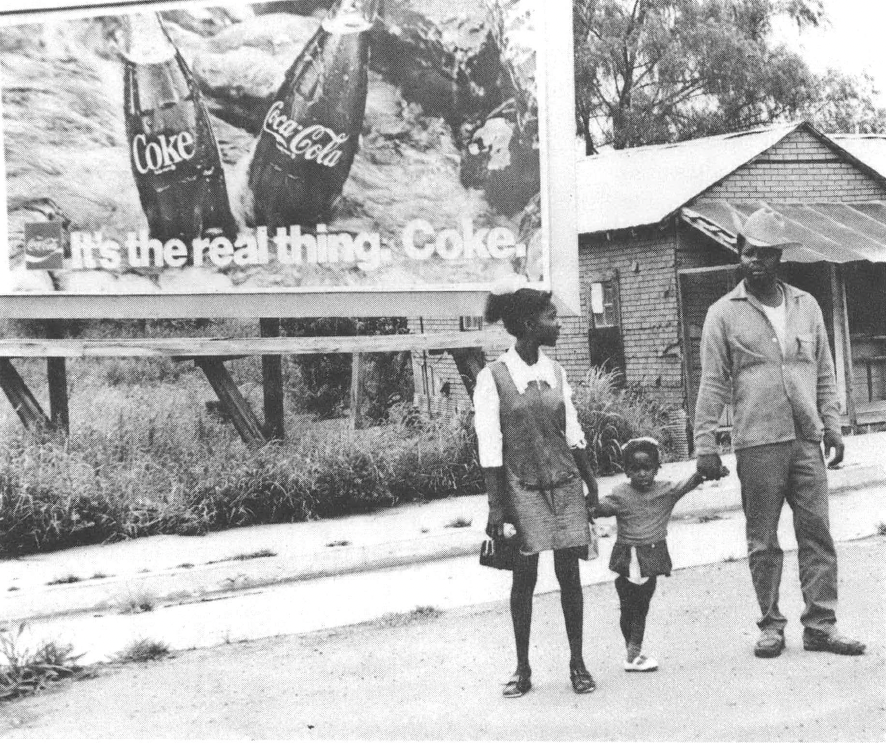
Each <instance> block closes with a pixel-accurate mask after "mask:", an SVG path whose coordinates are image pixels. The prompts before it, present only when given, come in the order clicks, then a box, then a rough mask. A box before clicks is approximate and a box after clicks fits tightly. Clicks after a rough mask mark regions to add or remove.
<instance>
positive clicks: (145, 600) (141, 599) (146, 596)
mask: <svg viewBox="0 0 886 744" xmlns="http://www.w3.org/2000/svg"><path fill="white" fill-rule="evenodd" d="M156 606H157V597H156V595H154V594H153V593H151V592H149V591H147V590H142V591H138V592H136V593H135V594H130V595H129V596H128V597H126V599H124V600H123V602H121V604H120V612H121V613H123V614H124V615H138V614H140V613H142V612H153V611H154V608H155V607H156Z"/></svg>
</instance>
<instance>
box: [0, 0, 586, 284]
mask: <svg viewBox="0 0 886 744" xmlns="http://www.w3.org/2000/svg"><path fill="white" fill-rule="evenodd" d="M541 13H542V12H541V5H540V4H539V3H536V2H531V1H530V0H473V1H468V0H459V1H457V2H451V1H450V2H443V1H442V0H441V1H440V2H435V0H385V2H383V3H382V2H381V0H297V1H296V0H293V1H291V2H269V3H255V4H252V5H243V4H223V3H220V4H218V5H217V6H208V7H207V6H205V5H202V4H198V3H193V4H190V3H187V2H184V3H181V2H179V3H155V4H153V5H150V6H143V5H140V4H139V5H133V6H130V7H123V8H122V9H118V10H115V11H114V13H113V14H109V13H108V12H107V10H105V11H102V10H100V9H90V8H88V7H84V8H81V9H78V10H66V11H64V12H62V11H57V12H56V11H51V10H46V11H41V12H39V13H22V14H12V15H10V16H6V17H4V18H2V19H0V23H2V25H0V72H2V77H0V81H2V82H0V85H2V137H3V155H4V168H5V173H4V176H5V178H4V183H5V207H6V209H5V215H4V216H5V230H4V231H3V232H4V233H5V241H4V244H3V246H2V247H0V294H4V295H22V294H24V295H33V294H55V293H67V294H81V295H90V296H91V295H108V294H110V295H130V294H161V295H162V294H167V293H168V294H176V295H181V294H193V295H200V294H206V293H209V294H214V293H239V292H249V293H256V292H273V293H281V292H282V293H286V292H290V291H297V292H305V291H317V292H327V291H338V290H343V289H359V290H360V291H361V292H363V291H372V290H380V291H384V292H392V291H399V290H402V291H410V292H423V291H427V292H433V291H436V290H450V289H453V288H455V289H465V288H468V289H481V288H484V287H488V286H489V285H490V284H491V283H493V282H495V281H497V280H500V279H501V278H503V277H506V276H511V275H514V276H524V277H526V278H527V279H528V280H529V281H530V282H537V283H539V285H541V286H548V285H550V280H551V277H550V270H549V266H550V262H549V251H548V244H549V242H550V240H549V237H550V236H549V224H548V222H549V215H548V210H549V206H550V205H549V194H548V192H547V190H546V186H545V182H546V180H547V176H546V168H545V159H546V155H547V153H546V151H547V149H548V144H547V140H546V139H545V138H544V136H543V134H544V128H545V122H544V117H543V116H540V106H539V95H538V87H537V86H538V84H539V82H541V80H540V78H541V73H540V72H539V67H538V65H539V59H540V58H541V56H542V54H541V51H542V50H543V48H544V45H543V38H544V34H543V33H542V31H541V29H540V28H539V24H541V23H542V20H541V17H542V15H541ZM541 110H542V111H543V107H542V108H541ZM568 146H569V147H570V148H571V143H569V144H568Z"/></svg>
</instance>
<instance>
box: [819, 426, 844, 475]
mask: <svg viewBox="0 0 886 744" xmlns="http://www.w3.org/2000/svg"><path fill="white" fill-rule="evenodd" d="M822 442H823V444H824V454H825V458H826V459H827V457H828V456H829V455H830V453H831V452H832V451H833V453H834V456H833V457H831V459H830V460H829V461H828V467H829V468H830V469H831V470H833V469H835V468H837V467H839V465H840V463H841V462H843V453H844V451H845V449H846V446H845V445H844V444H843V435H842V434H840V432H838V431H833V430H832V429H825V432H824V436H823V437H822Z"/></svg>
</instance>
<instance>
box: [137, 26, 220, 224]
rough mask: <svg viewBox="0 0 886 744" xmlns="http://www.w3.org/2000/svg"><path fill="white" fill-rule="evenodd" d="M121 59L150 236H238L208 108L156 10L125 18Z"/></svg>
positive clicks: (138, 184)
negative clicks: (125, 24) (124, 34)
mask: <svg viewBox="0 0 886 744" xmlns="http://www.w3.org/2000/svg"><path fill="white" fill-rule="evenodd" d="M122 57H123V66H124V71H123V97H124V107H125V114H126V137H127V141H128V144H129V159H130V163H131V165H132V174H133V176H134V177H135V183H136V186H137V187H138V194H139V198H140V199H141V204H142V209H143V210H144V212H145V216H146V217H147V220H148V228H149V231H150V234H151V237H152V238H157V239H158V240H161V241H163V242H165V241H167V240H169V239H170V238H179V239H180V240H184V241H190V240H192V239H193V238H197V237H201V236H204V235H207V234H210V235H211V234H213V233H215V234H223V235H225V236H226V237H228V238H229V239H234V238H235V237H236V235H237V226H236V223H235V222H234V217H233V215H232V214H231V207H230V202H229V201H228V191H227V187H226V186H225V175H224V171H223V170H222V165H221V158H220V157H219V151H218V145H217V144H216V141H215V135H214V134H213V132H212V127H211V125H210V122H209V114H208V113H207V111H206V108H205V107H204V106H203V102H202V101H201V99H200V92H199V90H198V89H197V84H196V82H195V81H194V78H193V76H192V75H191V71H190V70H189V69H188V66H187V64H185V61H184V59H182V56H181V54H180V53H179V51H178V49H176V47H175V45H174V44H173V43H172V41H171V39H170V38H169V36H168V35H167V33H166V29H165V28H164V27H163V21H162V20H161V18H160V16H158V15H157V14H140V15H133V16H130V17H129V18H128V19H127V26H126V44H125V48H124V49H123V50H122Z"/></svg>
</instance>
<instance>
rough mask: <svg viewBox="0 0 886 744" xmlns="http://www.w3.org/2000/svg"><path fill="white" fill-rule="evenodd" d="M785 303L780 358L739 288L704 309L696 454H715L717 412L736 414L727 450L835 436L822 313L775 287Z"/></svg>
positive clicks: (803, 297) (753, 301)
mask: <svg viewBox="0 0 886 744" xmlns="http://www.w3.org/2000/svg"><path fill="white" fill-rule="evenodd" d="M779 286H780V287H781V289H782V291H783V292H784V298H785V302H786V303H787V322H786V327H785V351H784V352H782V347H781V343H780V342H779V340H778V337H777V335H776V332H775V329H774V328H773V327H772V324H771V323H770V322H769V319H768V318H767V317H766V314H765V313H764V311H763V306H762V305H761V304H760V301H759V300H758V299H757V298H756V297H754V296H753V295H752V294H750V293H749V292H748V291H747V288H746V286H745V283H744V281H742V282H740V283H739V285H738V286H737V287H736V288H735V289H733V290H732V291H731V292H729V293H728V294H727V295H725V296H724V297H721V298H720V299H719V300H717V302H715V303H714V304H713V305H712V306H711V307H710V309H709V310H708V314H707V317H706V318H705V323H704V329H703V330H702V334H701V368H702V372H701V384H700V386H699V391H698V400H697V403H696V408H695V447H696V452H697V454H700V455H702V454H711V453H716V452H718V449H717V445H716V443H715V441H714V433H715V431H716V429H717V424H718V422H719V419H720V415H721V413H722V412H723V406H724V405H725V404H726V403H729V402H732V404H733V407H734V417H733V428H732V446H733V449H742V448H744V447H754V446H757V445H761V444H773V443H775V442H787V441H790V440H792V439H797V438H800V439H807V440H809V441H814V442H817V441H820V440H821V437H822V434H823V432H824V429H825V428H827V429H832V430H834V431H840V404H839V400H838V398H837V386H836V382H835V380H834V364H833V361H832V360H831V352H830V347H829V346H828V336H827V331H826V330H825V325H824V319H823V318H822V314H821V308H820V307H819V306H818V303H817V302H816V301H815V299H814V298H813V297H812V295H810V294H809V293H808V292H804V291H802V290H800V289H797V288H796V287H792V286H790V285H789V284H784V283H783V282H779Z"/></svg>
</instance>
